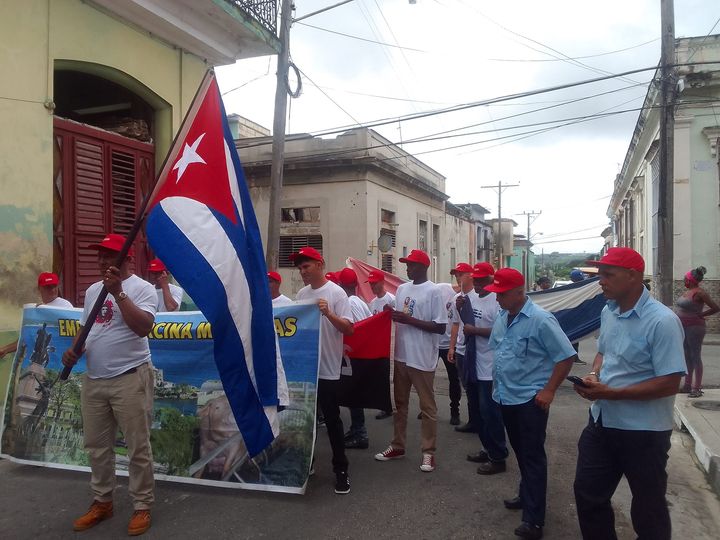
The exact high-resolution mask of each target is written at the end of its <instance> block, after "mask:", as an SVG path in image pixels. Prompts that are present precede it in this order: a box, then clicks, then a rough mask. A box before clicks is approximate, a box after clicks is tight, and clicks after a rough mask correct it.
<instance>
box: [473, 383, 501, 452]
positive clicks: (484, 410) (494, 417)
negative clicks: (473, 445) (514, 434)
mask: <svg viewBox="0 0 720 540" xmlns="http://www.w3.org/2000/svg"><path fill="white" fill-rule="evenodd" d="M473 384H474V385H475V386H476V388H477V404H478V406H477V409H478V428H479V429H478V436H479V437H480V443H481V444H482V446H483V448H484V449H485V451H486V452H487V453H488V456H489V457H490V461H505V459H506V458H507V457H508V449H507V444H506V443H505V424H503V418H502V410H501V408H500V405H498V403H497V402H496V401H495V400H494V399H493V398H492V389H493V382H492V381H478V382H477V383H473Z"/></svg>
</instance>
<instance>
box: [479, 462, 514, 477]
mask: <svg viewBox="0 0 720 540" xmlns="http://www.w3.org/2000/svg"><path fill="white" fill-rule="evenodd" d="M506 470H507V465H506V464H505V461H486V462H485V463H480V465H478V468H477V473H478V474H484V475H490V474H498V473H504V472H505V471H506Z"/></svg>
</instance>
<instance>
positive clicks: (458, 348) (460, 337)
mask: <svg viewBox="0 0 720 540" xmlns="http://www.w3.org/2000/svg"><path fill="white" fill-rule="evenodd" d="M461 296H467V297H468V298H469V301H470V305H473V300H472V297H473V296H477V293H476V292H475V291H474V290H473V289H470V292H469V293H467V294H465V293H463V292H459V293H457V294H456V295H455V296H453V298H452V300H451V302H452V305H451V306H450V310H449V311H448V326H451V325H454V324H456V323H457V324H458V334H457V341H455V352H456V353H457V354H462V355H465V333H464V332H463V326H464V324H463V322H462V319H461V318H460V312H459V311H458V308H457V304H456V301H457V299H458V298H460V297H461ZM465 301H466V302H467V301H468V299H466V300H465ZM451 317H452V318H451ZM451 321H452V323H451ZM446 333H447V332H446Z"/></svg>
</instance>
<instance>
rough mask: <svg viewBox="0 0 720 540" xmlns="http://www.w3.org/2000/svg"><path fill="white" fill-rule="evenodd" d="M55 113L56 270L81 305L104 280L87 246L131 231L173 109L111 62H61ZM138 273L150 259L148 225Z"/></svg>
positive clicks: (138, 246)
mask: <svg viewBox="0 0 720 540" xmlns="http://www.w3.org/2000/svg"><path fill="white" fill-rule="evenodd" d="M55 68H56V69H55V77H54V102H55V117H54V119H53V269H54V271H55V272H56V273H57V274H58V275H59V276H60V279H61V284H62V294H63V295H64V296H65V297H66V298H67V299H68V300H70V301H71V302H73V304H75V305H82V302H83V299H84V295H85V290H86V289H87V287H88V286H89V285H90V284H92V283H94V282H95V281H97V280H98V279H99V270H98V267H97V255H96V253H95V252H94V251H93V250H89V249H88V248H87V246H88V245H89V244H92V243H94V242H98V241H100V240H102V238H103V236H104V235H105V234H106V233H107V232H114V233H118V234H127V233H128V232H129V230H130V228H131V227H132V224H133V222H134V220H135V216H136V214H137V210H138V208H139V206H140V203H141V201H142V199H143V197H144V195H145V194H146V193H147V192H148V190H149V189H150V188H151V185H152V182H153V178H154V171H155V143H154V141H155V133H156V131H157V130H158V122H160V123H162V121H163V117H168V118H169V115H166V114H165V112H166V109H169V107H168V106H167V104H166V103H165V107H163V103H164V102H163V101H162V100H160V99H159V98H158V97H157V96H155V95H154V94H152V93H151V92H150V91H149V90H148V89H147V88H145V87H143V86H142V85H140V84H139V83H138V82H137V81H135V80H134V79H132V78H130V77H129V76H127V75H125V74H123V73H121V72H118V71H117V70H112V69H111V68H108V67H107V66H98V65H96V64H84V63H76V62H63V61H58V62H57V63H56V66H55ZM134 249H135V254H136V263H135V271H136V272H137V273H138V274H140V275H143V274H144V273H145V268H146V266H147V261H148V260H149V258H150V252H149V248H148V245H147V241H146V238H145V234H144V231H143V232H141V233H140V234H139V235H138V238H137V240H136V241H135V244H134Z"/></svg>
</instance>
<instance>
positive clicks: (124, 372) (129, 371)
mask: <svg viewBox="0 0 720 540" xmlns="http://www.w3.org/2000/svg"><path fill="white" fill-rule="evenodd" d="M145 365H147V362H145V363H144V364H140V365H139V366H135V367H131V368H130V369H128V370H127V371H123V372H122V373H120V375H115V377H122V376H123V375H130V374H131V373H135V372H136V371H137V370H138V368H141V367H143V366H145ZM115 377H113V378H115Z"/></svg>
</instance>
